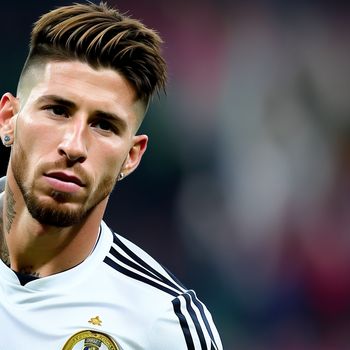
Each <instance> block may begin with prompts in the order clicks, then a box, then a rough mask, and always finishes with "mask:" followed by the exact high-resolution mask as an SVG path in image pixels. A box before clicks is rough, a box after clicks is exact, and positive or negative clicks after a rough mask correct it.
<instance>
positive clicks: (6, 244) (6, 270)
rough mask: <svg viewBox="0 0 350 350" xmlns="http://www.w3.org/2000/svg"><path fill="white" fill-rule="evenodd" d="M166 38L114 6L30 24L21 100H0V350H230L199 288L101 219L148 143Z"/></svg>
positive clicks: (68, 10)
mask: <svg viewBox="0 0 350 350" xmlns="http://www.w3.org/2000/svg"><path fill="white" fill-rule="evenodd" d="M160 45H161V39H160V38H159V36H158V35H157V34H156V33H155V32H154V31H152V30H151V29H148V28H147V27H145V26H144V25H143V24H141V23H140V22H138V21H136V20H133V19H130V18H128V17H126V16H123V15H121V14H120V13H119V12H118V11H117V10H115V9H111V8H109V7H108V6H107V5H106V4H100V5H95V4H92V3H87V4H74V5H72V6H64V7H60V8H58V9H55V10H53V11H51V12H49V13H47V14H45V15H43V16H42V17H41V18H40V19H39V20H38V22H37V23H36V24H35V26H34V28H33V31H32V36H31V45H30V51H29V54H28V57H27V60H26V63H25V65H24V67H23V70H22V74H21V76H20V79H19V83H18V90H17V95H16V97H15V96H13V95H11V94H10V93H6V94H4V95H3V96H2V98H1V101H0V135H1V139H2V142H3V144H4V145H5V146H7V147H11V155H10V160H9V165H8V170H7V176H6V180H5V178H3V179H2V180H1V183H0V191H1V192H2V193H1V197H0V203H1V213H2V215H0V218H1V222H0V231H1V237H2V246H1V260H2V261H0V319H1V331H0V335H1V344H2V345H1V348H7V349H14V350H15V349H25V348H31V349H37V350H40V349H45V350H46V349H50V350H53V349H64V350H70V349H124V350H129V349H152V350H155V349H159V350H165V349H174V350H175V349H176V350H181V349H222V345H221V341H220V338H219V335H218V333H217V330H216V328H215V326H214V324H213V321H212V318H211V316H210V314H209V312H208V311H207V309H206V308H205V306H204V305H203V304H202V303H201V302H200V301H198V299H197V297H196V295H195V293H194V292H193V291H191V290H187V289H186V288H185V287H184V286H182V285H181V284H180V283H179V282H178V281H177V280H176V279H175V278H174V277H173V276H172V275H171V274H170V273H169V272H168V271H167V270H165V269H164V268H163V267H162V266H161V265H160V264H159V263H157V262H156V261H155V260H154V259H152V258H151V257H150V256H149V255H147V254H146V253H145V252H144V251H143V250H141V249H140V248H139V247H137V246H135V245H134V244H132V243H131V242H130V241H128V240H126V239H125V238H123V237H121V236H119V235H117V234H116V233H114V232H113V231H111V230H110V229H109V228H108V227H107V225H106V224H105V223H104V222H103V221H102V217H103V214H104V211H105V208H106V205H107V202H108V197H109V195H110V193H111V191H112V189H113V187H114V185H115V183H116V182H117V181H120V180H121V179H123V178H125V177H126V176H127V175H129V174H130V173H131V172H133V171H134V170H135V169H136V168H137V166H138V164H139V162H140V160H141V158H142V155H143V153H144V152H145V150H146V147H147V136H146V135H139V134H137V130H138V128H139V126H140V124H141V122H142V119H143V117H144V115H145V113H146V110H147V107H148V104H149V101H150V98H151V97H152V95H153V94H154V92H157V91H160V90H162V89H164V88H165V81H166V66H165V62H164V60H163V58H162V56H161V53H160Z"/></svg>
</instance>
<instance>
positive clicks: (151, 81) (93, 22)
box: [18, 2, 167, 104]
mask: <svg viewBox="0 0 350 350" xmlns="http://www.w3.org/2000/svg"><path fill="white" fill-rule="evenodd" d="M161 44H162V40H161V38H160V37H159V35H158V34H157V32H155V31H154V30H152V29H150V28H147V27H146V26H145V25H143V24H142V23H141V22H140V21H138V20H135V19H132V18H130V17H128V16H126V15H124V14H121V13H120V12H119V11H118V10H117V9H115V8H111V7H109V6H108V5H107V4H106V3H100V4H99V5H97V4H94V3H91V2H87V3H84V4H81V3H80V4H79V3H75V4H73V5H69V6H62V7H59V8H56V9H54V10H52V11H50V12H48V13H46V14H44V15H43V16H42V17H40V18H39V20H38V21H37V22H36V23H35V25H34V27H33V30H32V33H31V40H30V48H29V54H28V57H27V59H26V62H25V64H24V67H23V70H22V73H21V78H20V81H19V87H18V89H20V88H21V87H20V85H21V80H22V79H23V76H25V74H26V72H27V71H28V70H29V68H30V67H31V66H33V65H44V64H45V63H47V62H49V61H70V60H78V61H81V62H83V63H87V64H89V65H90V66H91V67H93V68H95V69H98V68H111V69H113V70H115V71H117V72H119V73H120V74H122V75H123V76H124V78H126V79H127V81H129V83H131V85H132V86H133V87H134V89H135V92H136V97H137V98H138V99H141V100H142V101H144V102H145V103H146V104H147V103H148V102H149V100H150V99H151V97H152V96H153V94H154V93H155V92H157V93H159V92H161V91H164V90H165V85H166V78H167V77H166V76H167V73H166V63H165V60H164V58H163V57H162V54H161Z"/></svg>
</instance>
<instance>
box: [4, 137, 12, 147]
mask: <svg viewBox="0 0 350 350" xmlns="http://www.w3.org/2000/svg"><path fill="white" fill-rule="evenodd" d="M10 142H11V137H10V136H9V135H5V136H4V139H3V144H4V145H5V146H6V147H10V146H11V143H10Z"/></svg>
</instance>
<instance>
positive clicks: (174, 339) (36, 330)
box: [0, 178, 222, 350]
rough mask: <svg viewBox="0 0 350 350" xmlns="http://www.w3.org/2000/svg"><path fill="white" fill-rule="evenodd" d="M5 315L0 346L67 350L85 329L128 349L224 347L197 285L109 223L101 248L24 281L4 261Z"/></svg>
mask: <svg viewBox="0 0 350 350" xmlns="http://www.w3.org/2000/svg"><path fill="white" fill-rule="evenodd" d="M3 187H4V178H2V179H1V180H0V191H3ZM2 201H3V193H1V194H0V207H2ZM0 319H1V331H0V337H1V342H0V350H1V349H12V350H22V349H27V348H30V349H36V350H44V349H45V350H47V349H50V350H56V349H57V350H61V349H63V348H64V346H65V344H66V343H67V341H68V340H69V338H70V337H72V336H73V335H74V334H76V333H79V332H81V331H84V330H91V331H96V332H100V333H101V334H106V335H108V336H109V337H111V338H112V339H114V341H115V342H116V343H117V344H118V346H119V348H120V349H123V350H131V349H132V350H139V349H140V350H141V349H149V350H183V349H195V350H196V349H208V350H213V349H222V344H221V341H220V338H219V335H218V332H217V330H216V327H215V325H214V323H213V320H212V317H211V315H210V313H209V312H208V310H207V309H206V307H205V306H204V305H203V304H202V303H201V302H200V301H199V300H198V299H197V296H196V294H195V292H194V291H192V290H188V289H186V288H185V287H184V286H182V285H181V283H179V282H178V281H177V280H176V279H175V277H174V276H172V275H171V274H170V273H169V272H168V271H167V270H166V269H165V268H164V267H162V266H161V265H160V264H159V263H158V262H156V261H155V260H154V259H153V258H152V257H150V256H149V255H148V254H147V253H145V252H144V251H143V250H142V249H140V248H139V247H137V246H136V245H135V244H133V243H131V242H130V241H128V240H127V239H125V238H123V237H121V236H119V235H117V234H116V233H114V232H112V231H111V230H110V229H109V228H108V227H107V225H106V224H105V223H104V222H101V225H100V234H99V239H98V241H97V243H96V246H95V248H94V250H93V252H92V253H91V254H90V255H89V256H88V258H86V259H85V260H84V261H83V262H82V263H81V264H79V265H78V266H75V267H74V268H72V269H69V270H67V271H64V272H61V273H58V274H55V275H52V276H48V277H43V278H39V279H36V280H33V281H30V282H28V283H26V284H25V285H24V286H22V285H21V284H20V282H19V280H18V278H17V276H16V274H15V272H14V271H12V270H11V269H10V268H9V267H8V266H6V265H5V264H4V263H3V262H2V261H1V260H0ZM76 348H78V347H74V349H76ZM82 348H83V347H79V349H82ZM88 348H89V347H86V349H88ZM105 348H106V349H107V348H108V347H105ZM70 349H73V347H71V348H70ZM89 349H90V348H89ZM94 349H95V348H94ZM96 349H99V347H96ZM101 349H103V347H101Z"/></svg>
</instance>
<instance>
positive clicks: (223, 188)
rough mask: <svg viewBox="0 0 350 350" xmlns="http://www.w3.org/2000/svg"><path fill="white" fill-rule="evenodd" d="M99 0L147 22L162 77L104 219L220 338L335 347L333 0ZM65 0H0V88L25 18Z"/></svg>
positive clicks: (344, 76)
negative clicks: (164, 86) (139, 156)
mask: <svg viewBox="0 0 350 350" xmlns="http://www.w3.org/2000/svg"><path fill="white" fill-rule="evenodd" d="M108 2H109V3H110V4H113V5H116V6H117V7H119V8H120V9H121V11H122V12H126V13H128V14H130V15H132V16H133V17H136V18H138V19H141V20H142V21H143V22H144V23H145V24H147V25H148V26H150V27H152V28H154V29H157V30H158V31H159V32H160V33H161V35H162V37H163V39H164V41H165V45H164V54H165V57H166V59H167V61H168V64H169V85H168V90H167V95H166V96H161V98H160V99H157V98H155V99H154V102H153V104H152V106H151V108H150V111H149V113H148V116H147V117H146V120H145V123H144V125H143V127H142V132H145V133H147V134H148V135H149V136H150V143H149V149H148V151H147V152H146V155H145V157H144V159H143V162H142V164H141V166H140V168H139V170H138V171H137V172H136V173H134V174H133V175H131V176H130V177H128V178H127V180H125V181H123V182H121V183H120V184H118V186H117V187H116V189H115V191H114V192H113V195H112V200H111V202H110V205H109V208H108V211H107V213H106V221H107V222H108V223H109V225H110V226H111V227H113V228H114V229H115V230H116V231H117V232H118V233H120V234H122V235H124V236H126V237H128V238H129V239H131V240H132V241H134V242H136V243H137V244H139V245H141V246H142V247H143V248H144V249H146V250H147V251H148V252H149V253H150V254H151V255H153V256H154V257H156V258H157V259H158V260H160V261H161V262H162V263H163V264H164V265H166V266H167V267H168V268H169V269H170V270H172V271H173V272H174V273H175V274H176V275H177V276H178V277H179V278H180V279H181V280H182V281H183V282H184V283H185V284H186V285H187V286H188V287H190V288H193V289H195V290H196V291H197V294H198V296H199V297H200V299H201V300H202V301H204V302H205V304H206V305H207V306H208V308H209V309H210V311H211V312H212V314H213V317H214V320H215V322H216V324H217V327H218V329H219V332H220V334H221V336H222V340H223V343H224V348H225V349H226V350H234V349H242V350H265V349H266V350H267V349H269V350H271V349H287V350H294V349H295V350H303V349H308V350H310V349H311V350H313V349H315V350H323V349H349V348H350V278H349V276H350V232H349V231H350V214H349V213H350V64H349V62H350V40H349V38H350V35H349V34H350V21H349V19H350V17H349V15H350V11H349V6H346V5H345V4H346V2H344V3H339V2H334V1H333V2H330V1H329V2H327V1H272V0H271V1H249V2H244V1H229V0H215V1H214V0H187V1H184V0H177V1H171V2H170V1H168V0H165V1H162V0H148V1H146V0H128V1H127V0H118V1H114V0H109V1H108ZM68 3H69V2H68V1H63V0H61V1H58V0H55V1H54V0H36V1H33V0H21V1H19V0H17V1H13V2H7V3H6V7H5V6H2V10H1V11H2V16H1V22H0V29H1V33H2V38H1V46H0V47H1V49H0V50H1V51H0V52H1V55H0V83H1V90H2V93H4V92H6V91H11V92H12V93H15V89H16V82H17V79H18V76H19V73H20V70H21V66H22V64H23V61H24V59H25V56H26V53H27V42H28V38H29V32H30V28H31V25H32V23H33V21H35V20H36V18H37V17H38V16H39V14H41V13H43V12H46V11H47V10H49V9H51V8H53V7H55V6H57V5H61V4H68ZM7 151H8V150H7V149H5V148H4V147H2V148H1V149H0V170H1V175H2V174H5V171H6V166H7V159H8V152H7Z"/></svg>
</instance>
